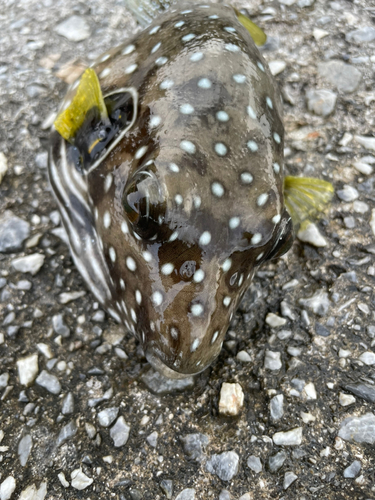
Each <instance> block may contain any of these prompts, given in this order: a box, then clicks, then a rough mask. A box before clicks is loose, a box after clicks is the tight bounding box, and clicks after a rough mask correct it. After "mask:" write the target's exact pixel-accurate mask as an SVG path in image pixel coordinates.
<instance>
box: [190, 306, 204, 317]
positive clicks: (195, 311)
mask: <svg viewBox="0 0 375 500" xmlns="http://www.w3.org/2000/svg"><path fill="white" fill-rule="evenodd" d="M203 311H204V308H203V306H202V304H193V305H192V306H191V312H192V314H193V316H200V315H201V314H202V313H203Z"/></svg>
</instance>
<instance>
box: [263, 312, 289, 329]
mask: <svg viewBox="0 0 375 500" xmlns="http://www.w3.org/2000/svg"><path fill="white" fill-rule="evenodd" d="M286 321H287V320H286V319H285V318H281V317H280V316H278V315H277V314H274V313H268V314H267V316H266V323H267V325H269V326H270V327H271V328H277V327H279V326H284V325H285V323H286Z"/></svg>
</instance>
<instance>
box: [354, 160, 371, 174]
mask: <svg viewBox="0 0 375 500" xmlns="http://www.w3.org/2000/svg"><path fill="white" fill-rule="evenodd" d="M353 167H354V168H355V169H356V170H358V172H360V173H361V174H363V175H371V174H372V172H373V170H374V169H373V168H372V166H371V165H369V164H368V163H365V162H364V161H356V162H354V163H353Z"/></svg>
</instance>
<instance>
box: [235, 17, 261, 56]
mask: <svg viewBox="0 0 375 500" xmlns="http://www.w3.org/2000/svg"><path fill="white" fill-rule="evenodd" d="M234 10H235V11H236V14H237V19H238V20H239V22H240V23H241V24H242V26H245V28H246V29H247V31H248V32H249V33H250V35H251V38H252V39H253V40H254V42H255V44H256V45H258V47H260V46H261V45H264V44H265V43H266V41H267V35H266V34H265V32H264V31H263V30H262V29H261V28H259V26H258V25H256V24H255V23H253V21H251V20H250V19H249V18H248V17H246V16H245V15H244V14H241V12H240V11H238V10H237V9H234Z"/></svg>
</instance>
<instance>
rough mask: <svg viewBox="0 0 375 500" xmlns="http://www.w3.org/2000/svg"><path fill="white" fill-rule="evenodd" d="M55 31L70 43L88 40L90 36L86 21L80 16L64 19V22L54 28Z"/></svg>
mask: <svg viewBox="0 0 375 500" xmlns="http://www.w3.org/2000/svg"><path fill="white" fill-rule="evenodd" d="M55 31H56V32H57V33H58V34H59V35H61V36H63V37H65V38H67V39H68V40H70V41H71V42H80V41H81V40H85V39H86V38H88V37H89V36H90V34H91V31H90V26H89V25H88V24H87V21H86V20H85V19H84V18H83V17H80V16H71V17H69V18H68V19H65V21H63V22H62V23H60V24H58V25H57V26H56V28H55Z"/></svg>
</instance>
